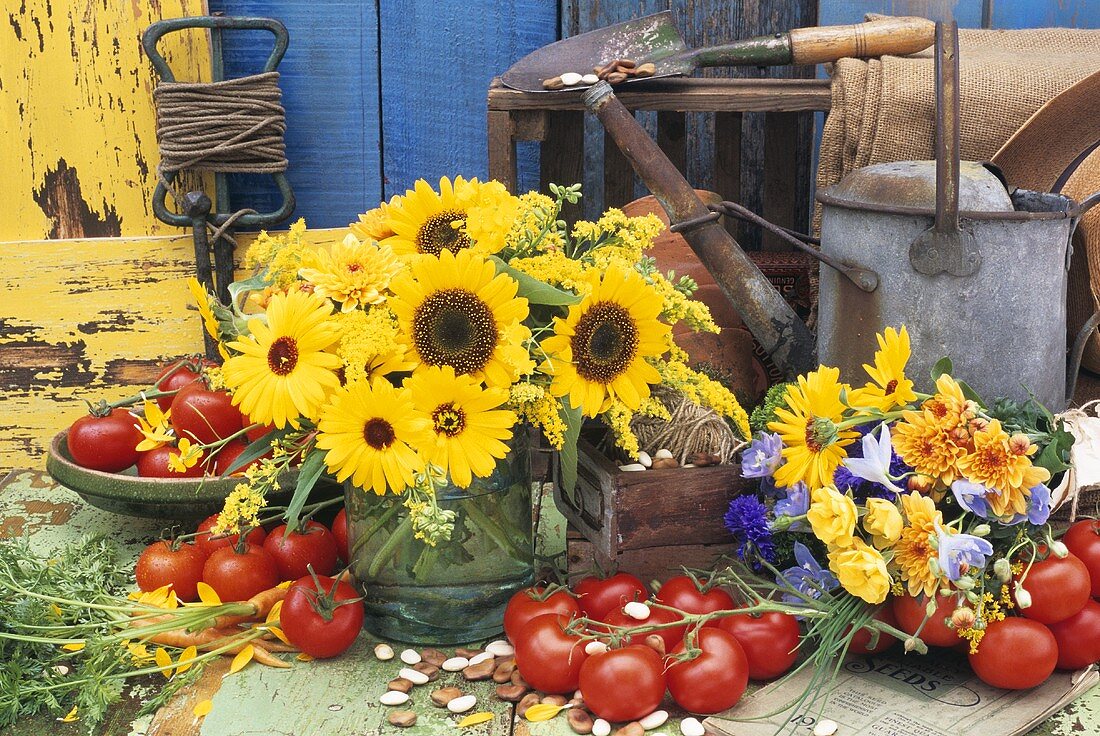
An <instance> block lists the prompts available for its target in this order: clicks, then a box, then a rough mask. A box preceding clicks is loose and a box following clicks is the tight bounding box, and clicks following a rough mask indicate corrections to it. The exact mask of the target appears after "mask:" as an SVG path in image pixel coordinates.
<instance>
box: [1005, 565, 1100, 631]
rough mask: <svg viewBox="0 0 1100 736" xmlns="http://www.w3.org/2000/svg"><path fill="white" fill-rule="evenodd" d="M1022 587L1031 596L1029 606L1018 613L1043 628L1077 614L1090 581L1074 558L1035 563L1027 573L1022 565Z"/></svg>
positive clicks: (1086, 599)
mask: <svg viewBox="0 0 1100 736" xmlns="http://www.w3.org/2000/svg"><path fill="white" fill-rule="evenodd" d="M1021 583H1022V585H1023V587H1024V589H1025V590H1027V592H1028V593H1029V594H1030V595H1031V605H1030V606H1028V607H1027V608H1021V609H1020V613H1021V614H1022V615H1023V616H1026V617H1027V618H1030V619H1034V620H1036V621H1038V622H1039V623H1043V624H1054V623H1058V622H1059V621H1064V620H1066V619H1067V618H1069V617H1070V616H1073V615H1074V614H1076V613H1078V612H1080V610H1081V609H1082V608H1084V607H1085V604H1086V603H1088V601H1089V597H1090V595H1091V593H1092V581H1091V579H1090V578H1089V570H1088V568H1087V567H1085V563H1083V562H1081V560H1079V559H1078V558H1077V557H1076V556H1075V555H1073V554H1068V555H1066V556H1065V557H1057V556H1055V555H1053V554H1051V555H1048V556H1047V558H1046V559H1043V560H1035V561H1034V562H1032V563H1031V566H1030V569H1029V568H1028V565H1027V563H1026V562H1025V563H1024V577H1023V580H1022V581H1021Z"/></svg>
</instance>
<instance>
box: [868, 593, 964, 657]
mask: <svg viewBox="0 0 1100 736" xmlns="http://www.w3.org/2000/svg"><path fill="white" fill-rule="evenodd" d="M927 605H928V599H927V598H925V597H924V596H923V595H922V596H920V597H919V598H914V597H913V596H910V595H899V596H897V597H896V598H894V616H895V617H896V618H897V620H898V623H897V626H898V628H899V629H901V630H902V631H904V632H906V633H907V634H913V633H915V632H916V630H917V627H918V626H920V624H921V621H923V620H924V614H925V613H926V611H925V610H924V609H925V607H926V606H927ZM956 607H957V606H956V603H955V596H953V595H949V596H942V595H937V596H936V612H935V613H934V614H932V617H931V618H929V619H928V623H926V624H925V625H924V628H923V629H921V632H920V638H921V640H922V641H923V642H924V643H925V644H927V645H929V646H935V647H953V646H955V645H956V644H958V643H959V636H958V634H956V633H955V630H954V629H952V628H951V627H950V626H948V625H947V623H946V622H947V619H949V618H951V614H952V613H953V612H954V611H955V608H956ZM879 641H880V642H881V638H880V639H879Z"/></svg>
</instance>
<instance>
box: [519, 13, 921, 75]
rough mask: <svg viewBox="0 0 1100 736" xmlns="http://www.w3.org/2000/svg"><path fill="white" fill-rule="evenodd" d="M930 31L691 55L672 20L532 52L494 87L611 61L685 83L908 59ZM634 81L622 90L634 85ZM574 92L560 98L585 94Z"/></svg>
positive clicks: (783, 38)
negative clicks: (853, 60) (732, 74)
mask: <svg viewBox="0 0 1100 736" xmlns="http://www.w3.org/2000/svg"><path fill="white" fill-rule="evenodd" d="M933 32H934V25H933V23H932V21H930V20H926V19H924V18H887V19H883V20H876V21H871V22H869V23H858V24H854V25H847V26H820V27H814V28H796V29H794V30H791V31H787V32H786V33H776V34H774V35H771V36H758V37H756V38H749V39H746V40H743V41H734V42H733V43H729V44H725V45H722V46H711V47H708V48H702V49H690V48H688V45H687V43H685V42H684V39H683V37H682V36H681V35H680V31H679V30H678V29H677V28H676V24H675V23H673V21H672V12H671V11H668V10H666V11H664V12H662V13H656V14H654V15H647V16H645V17H644V18H638V19H636V20H628V21H626V22H624V23H616V24H614V25H610V26H606V27H604V28H600V29H598V30H595V31H590V32H588V33H582V34H580V35H577V36H573V37H571V38H567V39H564V40H562V41H558V42H556V43H552V44H549V45H547V46H543V47H542V48H540V49H538V50H536V51H533V52H531V53H530V54H528V55H527V56H525V57H523V58H522V59H520V60H519V61H517V62H516V63H515V64H513V65H512V68H510V69H509V70H508V71H506V72H505V73H504V74H503V75H501V78H500V80H501V81H502V82H503V83H504V84H505V85H507V86H509V87H511V88H512V89H518V90H521V91H523V92H546V91H548V90H547V89H546V88H545V87H544V86H543V82H544V81H545V80H547V79H551V78H554V77H557V76H560V75H561V74H563V73H567V72H574V73H577V74H589V73H591V72H592V71H593V70H595V69H596V68H598V67H601V66H604V65H606V64H607V63H608V62H611V61H614V60H616V59H629V60H631V61H633V62H635V63H636V64H637V65H642V64H653V65H654V71H653V73H652V77H671V76H679V75H690V74H691V73H692V72H694V71H695V70H696V69H699V68H701V67H714V66H782V65H786V64H819V63H824V62H829V61H836V60H837V59H840V58H843V57H846V56H858V57H863V56H881V55H882V54H896V55H903V54H912V53H915V52H917V51H922V50H924V49H926V48H928V47H929V46H931V45H932V38H933ZM639 79H642V78H639V77H632V78H630V79H628V80H627V82H633V81H637V80H639ZM589 86H591V85H588V84H577V85H573V86H570V87H567V88H565V90H564V91H570V90H578V89H586V88H588V87H589Z"/></svg>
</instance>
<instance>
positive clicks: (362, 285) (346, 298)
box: [298, 233, 402, 312]
mask: <svg viewBox="0 0 1100 736" xmlns="http://www.w3.org/2000/svg"><path fill="white" fill-rule="evenodd" d="M401 267H402V266H401V262H400V261H399V260H398V259H397V256H395V255H394V254H393V250H392V249H391V248H390V247H389V246H388V245H378V244H377V243H361V242H359V239H358V238H357V237H355V236H354V235H351V234H350V233H349V234H348V235H347V237H345V238H344V240H343V242H340V243H337V244H336V245H334V246H332V252H331V253H330V252H329V251H326V250H325V249H323V248H319V249H318V250H317V253H316V260H315V265H314V267H313V268H303V269H300V270H299V271H298V276H299V277H300V278H302V279H305V280H306V281H307V282H309V283H310V284H312V285H313V293H314V294H317V295H318V296H323V297H327V298H329V299H331V300H332V301H334V302H336V303H337V304H339V305H340V311H341V312H350V311H352V310H353V309H357V308H359V307H366V306H370V305H372V304H380V303H382V302H384V301H385V300H386V294H385V290H386V287H387V286H389V283H390V279H392V278H393V277H394V276H395V275H396V274H397V272H398V271H400V270H401Z"/></svg>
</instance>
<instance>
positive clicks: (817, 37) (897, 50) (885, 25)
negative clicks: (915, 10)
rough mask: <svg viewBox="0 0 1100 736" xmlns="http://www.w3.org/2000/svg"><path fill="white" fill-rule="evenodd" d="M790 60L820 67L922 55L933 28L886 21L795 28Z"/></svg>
mask: <svg viewBox="0 0 1100 736" xmlns="http://www.w3.org/2000/svg"><path fill="white" fill-rule="evenodd" d="M790 37H791V60H792V62H793V63H795V64H821V63H824V62H828V61H836V60H837V59H842V58H844V57H846V56H854V57H860V58H862V57H866V56H882V55H883V54H892V55H895V56H902V55H904V54H913V53H916V52H917V51H923V50H924V49H926V48H928V47H929V46H931V45H932V43H933V42H934V41H935V39H936V24H935V23H933V22H932V21H930V20H927V19H925V18H913V17H907V18H885V19H883V20H875V21H871V22H869V23H857V24H855V25H850V26H820V27H817V28H795V29H794V30H792V31H791V32H790Z"/></svg>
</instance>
